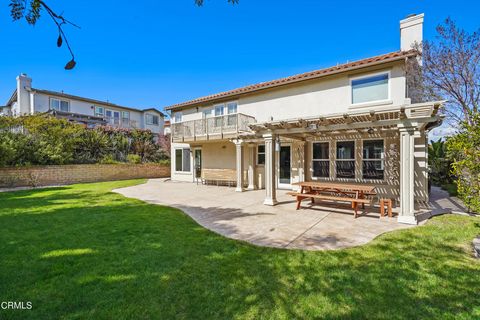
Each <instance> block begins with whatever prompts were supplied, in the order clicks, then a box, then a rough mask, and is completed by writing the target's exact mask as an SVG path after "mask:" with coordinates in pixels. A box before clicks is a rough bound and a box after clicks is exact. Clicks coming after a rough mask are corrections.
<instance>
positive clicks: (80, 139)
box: [0, 114, 168, 166]
mask: <svg viewBox="0 0 480 320" xmlns="http://www.w3.org/2000/svg"><path fill="white" fill-rule="evenodd" d="M129 154H132V155H136V157H134V158H132V159H128V155H129ZM167 158H168V154H167V153H166V152H165V151H164V150H163V149H162V146H161V145H160V144H159V143H157V142H156V135H155V134H153V133H152V132H151V131H149V130H139V129H135V130H129V129H117V128H112V127H98V128H95V129H88V128H85V127H84V126H82V125H78V124H74V123H71V122H69V121H67V120H62V119H57V118H55V117H53V116H50V115H45V114H37V115H32V116H22V117H17V118H14V117H0V166H24V165H50V164H68V163H117V162H127V161H128V162H132V161H134V163H140V162H158V161H160V160H163V159H167Z"/></svg>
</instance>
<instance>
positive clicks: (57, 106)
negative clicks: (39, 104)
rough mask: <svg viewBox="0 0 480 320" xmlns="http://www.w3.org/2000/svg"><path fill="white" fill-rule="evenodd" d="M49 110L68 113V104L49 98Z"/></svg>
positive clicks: (64, 101)
mask: <svg viewBox="0 0 480 320" xmlns="http://www.w3.org/2000/svg"><path fill="white" fill-rule="evenodd" d="M50 109H52V110H59V111H64V112H69V111H70V102H68V101H66V100H59V99H54V98H50Z"/></svg>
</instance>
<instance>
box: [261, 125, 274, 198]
mask: <svg viewBox="0 0 480 320" xmlns="http://www.w3.org/2000/svg"><path fill="white" fill-rule="evenodd" d="M263 138H264V139H265V201H264V202H263V204H265V205H268V206H274V205H276V204H277V191H276V183H275V182H276V181H275V135H274V134H271V133H268V134H264V135H263Z"/></svg>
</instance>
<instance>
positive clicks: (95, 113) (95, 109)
mask: <svg viewBox="0 0 480 320" xmlns="http://www.w3.org/2000/svg"><path fill="white" fill-rule="evenodd" d="M97 108H102V110H103V111H102V114H101V116H100V115H97ZM93 115H94V116H95V117H104V116H105V107H102V106H96V105H94V106H93Z"/></svg>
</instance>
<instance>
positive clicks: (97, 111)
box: [95, 106, 105, 117]
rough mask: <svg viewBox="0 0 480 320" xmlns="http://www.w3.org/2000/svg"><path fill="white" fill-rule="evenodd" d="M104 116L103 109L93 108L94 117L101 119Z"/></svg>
mask: <svg viewBox="0 0 480 320" xmlns="http://www.w3.org/2000/svg"><path fill="white" fill-rule="evenodd" d="M104 114H105V109H104V108H103V107H97V106H95V116H96V117H103V115H104Z"/></svg>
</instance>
